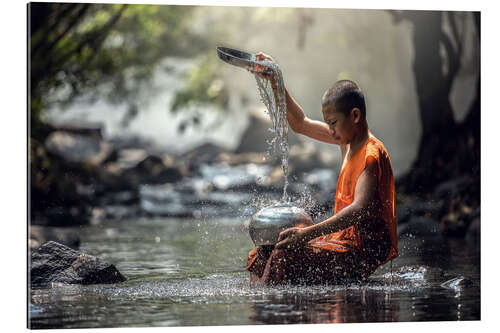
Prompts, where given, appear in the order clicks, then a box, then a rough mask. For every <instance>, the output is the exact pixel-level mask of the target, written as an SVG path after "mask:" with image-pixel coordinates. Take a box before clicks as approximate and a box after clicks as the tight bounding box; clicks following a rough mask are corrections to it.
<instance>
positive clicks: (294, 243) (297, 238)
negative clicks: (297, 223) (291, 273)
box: [276, 227, 309, 249]
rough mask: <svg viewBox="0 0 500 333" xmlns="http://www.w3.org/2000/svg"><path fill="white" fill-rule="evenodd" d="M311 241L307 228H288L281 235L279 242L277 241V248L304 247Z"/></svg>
mask: <svg viewBox="0 0 500 333" xmlns="http://www.w3.org/2000/svg"><path fill="white" fill-rule="evenodd" d="M308 241H309V239H308V237H307V234H306V232H305V228H298V227H293V228H288V229H286V230H283V231H282V232H281V233H280V235H279V237H278V243H276V248H277V249H290V248H296V247H302V246H304V245H306V243H307V242H308Z"/></svg>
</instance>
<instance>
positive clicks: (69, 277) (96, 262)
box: [30, 241, 126, 286]
mask: <svg viewBox="0 0 500 333" xmlns="http://www.w3.org/2000/svg"><path fill="white" fill-rule="evenodd" d="M30 278H31V285H32V286H46V285H49V284H51V283H53V282H55V283H63V284H98V283H116V282H123V281H125V280H126V278H125V277H124V276H123V275H122V274H121V273H120V272H119V271H118V270H117V269H116V268H115V266H114V265H112V264H109V263H106V262H103V261H101V260H100V259H99V258H96V257H94V256H91V255H88V254H85V253H81V252H78V251H75V250H73V249H71V248H69V247H67V246H65V245H62V244H59V243H56V242H54V241H50V242H48V243H45V244H44V245H42V246H41V247H40V248H39V249H38V250H37V251H35V252H33V254H32V255H31V272H30Z"/></svg>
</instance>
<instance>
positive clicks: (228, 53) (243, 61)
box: [217, 46, 270, 72]
mask: <svg viewBox="0 0 500 333" xmlns="http://www.w3.org/2000/svg"><path fill="white" fill-rule="evenodd" d="M217 55H218V56H219V58H220V59H221V60H223V61H225V62H227V63H228V64H231V65H233V66H238V67H242V68H245V69H247V70H250V71H252V72H256V71H257V72H269V70H270V69H269V67H268V66H269V62H268V61H267V60H262V61H261V60H258V59H257V58H256V57H255V55H253V54H251V53H248V52H244V51H240V50H235V49H231V48H229V47H223V46H217ZM255 65H260V66H262V67H260V68H261V69H260V70H259V69H257V68H256V66H255Z"/></svg>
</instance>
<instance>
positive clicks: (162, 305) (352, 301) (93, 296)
mask: <svg viewBox="0 0 500 333" xmlns="http://www.w3.org/2000/svg"><path fill="white" fill-rule="evenodd" d="M242 223H243V221H234V220H223V219H220V220H203V219H199V220H176V219H157V220H139V221H128V222H126V221H122V222H109V223H105V224H102V225H99V226H88V227H86V228H85V229H84V230H82V247H81V250H82V251H83V252H86V253H90V254H93V255H97V256H99V257H100V258H102V259H104V260H107V261H109V262H112V263H114V264H115V265H116V266H117V268H118V269H119V270H120V271H121V272H122V273H123V274H124V275H125V276H126V277H127V278H128V280H127V281H126V282H124V283H121V284H116V285H93V286H76V285H75V286H57V287H53V288H39V289H33V290H31V295H30V300H31V304H30V309H29V313H30V323H31V327H32V328H63V327H64V328H77V327H81V328H84V327H89V328H90V327H117V326H119V327H124V326H183V325H189V326H199V325H209V326H212V325H249V324H285V323H342V322H393V321H424V320H425V321H432V320H440V321H442V320H478V319H480V275H479V272H480V266H479V250H478V246H477V245H475V244H470V243H467V242H465V241H463V240H443V239H436V240H432V239H426V240H425V241H422V240H421V239H416V238H408V239H402V240H401V241H400V252H401V256H400V257H399V258H397V259H396V260H394V262H393V271H392V274H391V271H390V265H389V264H386V265H384V266H383V267H381V268H380V269H379V270H377V272H375V274H374V275H373V276H372V277H370V279H369V280H368V281H367V283H365V284H363V285H359V284H352V285H337V286H333V285H327V286H287V287H283V286H278V287H266V286H253V287H252V286H250V285H249V283H248V275H247V273H246V272H245V270H244V266H245V264H246V256H247V253H248V251H249V250H251V248H252V244H251V242H250V240H249V237H248V234H247V233H246V231H244V230H243V229H242V228H241V224H242ZM453 279H454V280H453Z"/></svg>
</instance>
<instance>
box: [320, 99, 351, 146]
mask: <svg viewBox="0 0 500 333" xmlns="http://www.w3.org/2000/svg"><path fill="white" fill-rule="evenodd" d="M322 111H323V119H324V120H325V123H326V124H327V125H328V127H330V131H331V132H332V136H333V138H334V139H335V140H336V141H338V142H339V143H340V144H348V143H350V142H351V140H352V138H353V136H354V134H355V125H356V123H357V121H356V119H355V118H356V117H354V116H353V112H352V111H351V113H350V114H349V116H346V115H345V114H344V113H342V112H337V111H335V107H334V106H333V105H327V106H325V107H323V108H322Z"/></svg>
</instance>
